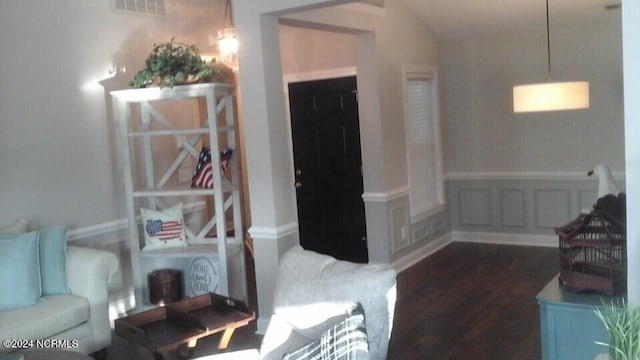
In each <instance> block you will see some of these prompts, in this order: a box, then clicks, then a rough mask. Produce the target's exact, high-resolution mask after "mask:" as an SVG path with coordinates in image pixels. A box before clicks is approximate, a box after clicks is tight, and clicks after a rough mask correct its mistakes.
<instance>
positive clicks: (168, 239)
mask: <svg viewBox="0 0 640 360" xmlns="http://www.w3.org/2000/svg"><path fill="white" fill-rule="evenodd" d="M140 213H141V215H142V230H143V231H144V248H143V249H142V250H143V251H149V250H157V249H166V248H173V247H184V246H187V237H186V234H185V230H184V218H183V211H182V203H180V204H177V205H175V206H172V207H170V208H168V209H164V210H160V211H156V210H150V209H145V208H141V209H140Z"/></svg>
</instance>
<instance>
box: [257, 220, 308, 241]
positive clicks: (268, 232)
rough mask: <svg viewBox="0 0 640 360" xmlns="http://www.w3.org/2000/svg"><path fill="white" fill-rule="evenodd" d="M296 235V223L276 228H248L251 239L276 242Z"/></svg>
mask: <svg viewBox="0 0 640 360" xmlns="http://www.w3.org/2000/svg"><path fill="white" fill-rule="evenodd" d="M296 233H298V223H295V222H291V223H288V224H285V225H281V226H278V227H267V226H252V227H251V228H249V235H251V237H252V238H260V239H267V240H276V239H279V238H281V237H284V236H290V235H294V234H296Z"/></svg>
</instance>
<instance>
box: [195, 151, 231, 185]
mask: <svg viewBox="0 0 640 360" xmlns="http://www.w3.org/2000/svg"><path fill="white" fill-rule="evenodd" d="M232 154H233V150H232V149H226V150H224V151H221V152H220V170H221V171H222V173H223V174H224V173H225V172H226V171H227V168H228V167H229V161H230V160H231V155H232ZM191 187H195V188H206V189H213V170H212V167H211V149H210V148H209V147H208V146H203V147H202V151H200V156H199V157H198V164H197V165H196V170H195V172H194V174H193V178H192V179H191Z"/></svg>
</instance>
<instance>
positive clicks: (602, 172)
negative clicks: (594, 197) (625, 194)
mask: <svg viewBox="0 0 640 360" xmlns="http://www.w3.org/2000/svg"><path fill="white" fill-rule="evenodd" d="M593 174H595V175H597V176H598V199H599V198H601V197H603V196H605V195H608V194H612V195H614V196H617V195H618V194H620V193H621V192H622V191H621V190H620V188H619V187H618V185H616V183H615V181H614V180H613V175H611V169H609V168H608V167H606V166H604V165H602V164H600V165H596V167H594V168H593V170H591V171H589V172H588V173H587V175H588V176H591V175H593Z"/></svg>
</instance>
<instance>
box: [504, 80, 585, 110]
mask: <svg viewBox="0 0 640 360" xmlns="http://www.w3.org/2000/svg"><path fill="white" fill-rule="evenodd" d="M587 108H589V82H587V81H573V82H558V83H543V84H531V85H519V86H514V87H513V112H516V113H519V112H534V111H557V110H576V109H587Z"/></svg>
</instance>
